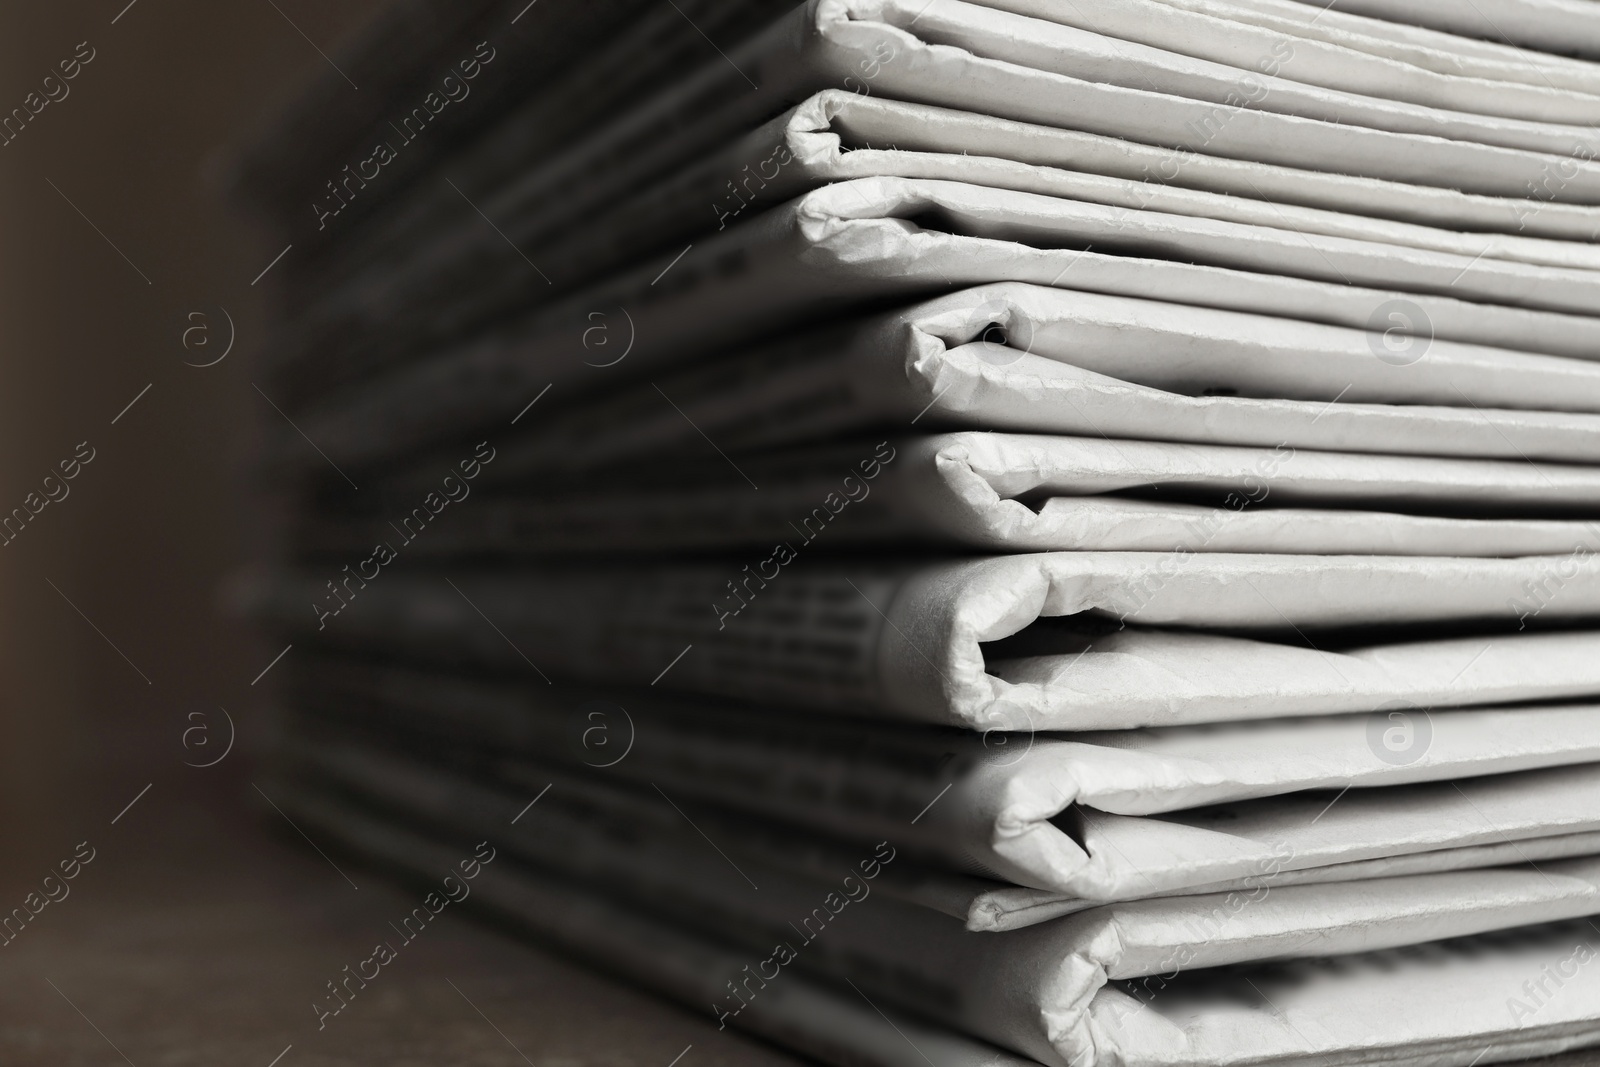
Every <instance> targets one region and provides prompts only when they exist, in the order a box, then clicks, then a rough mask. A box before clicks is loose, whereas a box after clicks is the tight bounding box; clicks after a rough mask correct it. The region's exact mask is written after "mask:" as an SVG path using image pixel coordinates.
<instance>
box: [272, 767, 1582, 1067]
mask: <svg viewBox="0 0 1600 1067" xmlns="http://www.w3.org/2000/svg"><path fill="white" fill-rule="evenodd" d="M275 785H278V783H275ZM275 792H277V793H279V794H281V795H284V796H287V797H288V798H290V799H289V801H288V803H290V805H291V810H293V811H295V812H296V814H298V815H302V816H304V817H306V818H307V821H308V822H310V824H311V825H312V826H314V827H315V828H316V829H317V830H319V831H321V832H323V833H331V834H333V836H334V837H335V838H336V839H337V840H339V841H341V842H343V843H344V844H345V845H346V847H351V848H354V849H356V850H357V851H361V852H364V853H366V854H368V855H371V856H375V857H380V858H382V859H383V860H385V861H387V862H388V863H392V864H393V863H397V864H399V865H401V866H402V867H405V868H407V869H412V870H421V869H424V868H422V867H420V866H419V863H423V862H426V861H427V860H428V859H430V858H434V857H435V856H437V855H442V854H443V850H434V849H430V848H428V847H426V845H424V844H423V842H425V841H426V840H428V838H426V837H424V836H423V835H421V834H418V833H416V832H415V831H411V832H405V831H396V830H394V829H393V828H392V827H391V825H390V823H389V821H388V820H386V819H384V818H383V817H375V816H372V815H362V814H359V813H358V812H359V809H355V808H353V807H352V806H351V805H349V804H348V803H347V802H340V801H338V800H335V799H333V797H332V796H331V795H330V794H328V793H326V792H324V791H323V790H321V789H319V788H318V787H317V786H316V785H314V784H310V783H301V784H290V783H287V782H285V783H282V784H281V785H278V788H276V789H275ZM496 825H497V826H498V822H497V824H496ZM436 832H437V833H440V834H443V835H445V836H447V837H450V838H455V839H470V838H472V837H474V836H476V835H479V834H486V833H487V832H488V828H487V827H485V826H483V825H482V824H477V825H454V826H449V827H441V828H440V830H439V831H436ZM498 836H499V837H500V839H501V840H505V835H504V834H503V832H502V833H501V834H500V835H498ZM886 849H887V850H886ZM506 851H507V852H508V853H509V855H506V856H503V857H497V862H496V864H495V866H494V867H492V868H490V869H489V870H488V871H487V872H486V874H485V878H484V881H483V882H481V883H479V884H478V886H477V889H478V892H480V893H486V894H488V895H487V896H485V897H480V903H488V904H490V905H491V906H494V907H498V908H502V909H504V908H506V907H507V905H508V904H510V903H511V901H512V900H513V899H514V898H509V897H508V896H507V894H506V891H505V889H504V886H505V884H506V883H507V882H508V881H509V882H512V883H513V884H515V883H518V882H521V881H522V880H523V879H525V878H526V879H528V880H529V881H533V882H535V883H539V882H544V883H546V884H549V883H550V882H552V881H554V882H556V883H557V884H560V883H562V882H566V884H569V885H573V887H574V889H579V887H580V886H583V883H581V882H580V883H573V882H570V881H568V880H567V879H565V878H561V877H560V876H559V875H558V876H556V877H555V878H552V877H551V876H550V875H547V874H544V873H543V872H541V871H539V870H538V868H535V867H528V866H524V865H522V864H520V863H519V862H518V852H517V850H516V849H515V848H514V846H513V844H511V843H507V845H506ZM880 861H883V862H880ZM885 862H887V863H888V864H892V863H893V862H894V852H893V849H892V846H887V845H885V846H883V847H880V849H879V850H878V851H877V852H875V853H868V854H866V855H865V856H864V862H863V864H862V865H861V866H860V873H857V871H856V869H855V868H847V869H846V872H847V873H845V874H844V875H843V877H842V880H835V882H836V884H835V882H829V881H822V880H811V879H802V878H794V877H788V878H786V877H783V876H781V875H778V874H777V872H773V871H762V872H761V877H762V879H763V881H764V882H765V884H764V885H762V886H761V887H760V888H759V889H757V890H752V889H751V888H750V887H749V886H748V885H747V884H746V883H745V882H743V881H741V880H739V879H738V878H737V877H730V875H732V874H733V873H734V872H732V871H729V870H728V869H727V868H722V869H720V870H718V869H714V868H712V867H711V866H709V865H706V864H702V865H698V866H697V867H696V868H687V867H686V868H681V869H680V870H679V872H678V873H677V881H678V883H679V884H678V885H677V886H675V889H676V892H672V893H660V894H658V895H656V896H654V897H652V898H648V899H646V900H637V899H635V900H632V901H630V903H629V904H628V905H627V906H625V907H624V908H623V909H616V906H615V905H612V906H611V907H607V904H608V903H609V901H608V896H607V893H618V892H619V891H620V893H621V894H622V895H624V896H625V895H626V888H625V887H617V886H610V885H607V886H604V887H603V891H602V892H600V893H596V892H595V889H600V888H601V887H599V886H596V887H593V888H589V889H588V892H587V893H586V894H585V895H584V897H583V899H584V901H585V906H581V907H575V908H558V909H552V908H551V907H550V905H551V904H553V903H555V902H554V901H552V900H550V899H548V898H544V899H539V900H537V901H536V903H538V904H540V905H542V907H541V908H539V909H538V911H536V912H535V913H534V914H533V915H530V916H524V915H522V914H521V911H522V909H520V908H515V907H513V908H512V909H511V910H512V914H513V916H514V917H516V918H520V919H523V921H528V920H529V919H533V920H535V923H536V927H535V928H536V929H539V930H540V932H542V933H544V932H552V933H556V936H557V937H558V939H559V940H560V941H562V942H563V943H565V944H569V945H571V946H572V947H574V948H576V949H578V950H579V951H586V952H588V953H591V954H593V955H595V956H596V957H597V958H598V959H599V960H601V961H602V962H606V963H610V964H612V965H615V962H616V960H615V957H616V955H617V953H616V952H614V951H608V949H613V948H614V946H615V945H616V942H617V941H618V938H617V937H616V936H615V935H612V936H609V937H607V936H594V935H595V933H596V932H595V931H591V930H589V929H588V928H587V925H588V924H587V923H586V922H584V920H585V919H587V918H589V917H591V915H592V913H593V912H595V911H611V912H612V913H613V914H615V913H616V910H621V912H622V914H623V915H627V914H630V913H631V912H633V911H634V909H638V910H641V911H644V912H647V913H650V912H653V913H655V915H659V916H664V917H669V918H670V919H671V920H673V921H674V924H675V925H676V926H678V927H679V928H682V927H684V926H687V927H688V928H689V929H688V930H687V931H685V933H684V934H680V935H679V937H680V938H681V939H682V940H684V941H689V940H692V939H694V938H697V937H699V938H703V937H720V938H722V939H725V940H724V943H725V944H729V945H730V946H737V945H740V944H742V946H743V951H744V952H748V953H753V955H752V956H751V958H750V959H749V960H740V959H738V958H737V957H738V956H739V955H740V952H739V951H738V950H737V948H735V950H734V951H732V952H730V953H728V955H729V956H732V957H734V958H732V959H728V958H727V956H724V957H723V959H721V960H717V961H716V963H717V964H719V965H720V966H715V965H714V966H712V967H708V968H706V969H707V970H709V971H710V972H711V973H712V974H715V973H716V972H717V971H719V970H721V971H725V972H726V976H727V977H729V978H730V979H731V981H729V982H728V983H726V985H725V986H724V987H722V988H717V986H716V980H715V979H712V980H709V981H708V980H704V979H702V981H701V982H698V983H692V985H691V988H693V987H698V988H699V989H703V990H705V991H706V993H709V994H710V996H709V997H708V1002H707V1004H706V1007H707V1009H708V1010H709V1011H710V1013H711V1015H712V1017H713V1018H715V1019H717V1020H719V1021H720V1022H721V1023H722V1024H723V1025H727V1024H732V1025H740V1022H741V1018H742V1017H743V1016H744V1015H745V1013H746V1011H750V1012H751V1019H750V1020H748V1022H750V1023H753V1024H754V1025H756V1026H758V1027H759V1026H761V1025H762V1022H763V1021H764V1019H765V1018H768V1017H767V1016H764V1014H763V1012H764V1011H779V1012H781V1008H782V1007H783V1006H785V1005H782V1004H781V1003H780V1004H779V1005H777V1006H776V1007H774V1006H772V1005H767V1006H764V1007H761V1010H758V1007H760V1006H763V1001H765V1000H773V1001H781V999H784V998H780V997H778V996H777V995H775V994H777V993H778V991H780V990H783V989H784V988H785V986H786V983H788V982H791V981H793V982H796V985H797V986H798V987H799V988H800V989H804V988H805V987H806V982H805V979H804V978H803V977H802V975H812V976H817V977H818V978H821V979H823V980H825V981H830V982H840V983H843V982H845V981H848V982H849V983H850V984H851V985H854V986H855V992H856V993H857V994H861V995H863V998H864V999H865V1000H866V1001H867V1003H868V1004H869V1005H873V1006H874V1007H877V1006H876V1005H875V1004H874V1000H875V998H882V999H883V1000H885V1001H887V1002H888V1005H889V1006H890V1007H893V1008H895V1009H898V1010H901V1011H909V1012H911V1013H913V1014H915V1015H918V1016H921V1017H923V1018H926V1019H938V1020H939V1021H940V1023H941V1024H942V1025H944V1026H951V1027H954V1028H957V1029H959V1030H962V1031H965V1032H966V1033H968V1034H971V1035H973V1036H974V1037H976V1038H980V1039H984V1040H987V1041H989V1042H993V1043H994V1044H996V1045H999V1046H1001V1047H1005V1048H1009V1049H1012V1050H1014V1051H1016V1052H1017V1053H1020V1054H1022V1055H1026V1056H1030V1057H1032V1058H1034V1059H1036V1060H1038V1061H1040V1062H1042V1063H1045V1064H1050V1065H1055V1067H1068V1065H1074V1064H1076V1065H1078V1067H1102V1065H1105V1067H1109V1065H1123V1064H1152V1065H1154V1064H1168V1063H1170V1064H1174V1065H1191V1064H1231V1063H1251V1064H1255V1063H1274V1064H1276V1063H1285V1064H1287V1063H1291V1062H1293V1063H1301V1062H1304V1060H1305V1057H1306V1056H1307V1055H1313V1056H1315V1057H1316V1058H1317V1060H1318V1061H1319V1062H1328V1063H1335V1064H1345V1063H1349V1064H1357V1063H1370V1062H1372V1060H1371V1058H1370V1057H1371V1056H1372V1054H1373V1053H1375V1052H1379V1051H1381V1052H1382V1053H1383V1055H1384V1062H1390V1063H1427V1064H1452V1065H1461V1067H1465V1065H1467V1064H1469V1063H1473V1062H1486V1061H1487V1062H1500V1061H1504V1060H1509V1059H1515V1058H1520V1057H1523V1056H1528V1055H1536V1054H1540V1053H1548V1052H1555V1051H1560V1050H1562V1049H1565V1048H1569V1047H1573V1046H1575V1045H1578V1044H1583V1043H1588V1042H1593V1041H1595V1040H1597V1039H1600V967H1596V966H1594V960H1595V956H1596V955H1597V952H1600V949H1597V947H1596V946H1597V944H1600V938H1597V937H1596V935H1595V934H1594V933H1593V930H1592V928H1591V927H1589V926H1588V925H1587V924H1586V923H1585V922H1583V921H1581V920H1580V921H1577V922H1566V923H1561V922H1549V920H1559V919H1562V918H1567V917H1571V916H1580V915H1583V914H1585V913H1586V912H1588V911H1592V910H1593V909H1594V908H1595V906H1596V903H1597V901H1600V861H1595V860H1593V859H1586V860H1577V861H1566V862H1560V863H1551V864H1548V865H1546V867H1545V871H1546V873H1545V874H1544V875H1543V876H1541V874H1540V873H1539V872H1538V871H1535V870H1532V869H1529V868H1527V867H1524V868H1522V869H1520V870H1510V869H1507V870H1500V871H1494V872H1472V873H1471V874H1470V875H1459V874H1442V875H1427V876H1420V877H1410V878H1395V879H1387V880H1384V881H1381V882H1376V883H1362V882H1355V883H1346V884H1341V885H1328V886H1301V887H1280V888H1276V889H1266V888H1264V887H1263V888H1258V889H1256V890H1255V891H1252V892H1250V893H1243V892H1235V893H1230V894H1219V895H1213V896H1193V897H1181V898H1170V899H1164V900H1150V901H1139V902H1131V903H1127V904H1119V905H1111V906H1107V907H1102V908H1096V909H1093V910H1090V911H1087V912H1083V913H1081V914H1078V915H1074V916H1069V917H1066V918H1063V919H1059V920H1056V921H1053V922H1049V923H1044V924H1041V925H1038V926H1034V927H1030V928H1028V929H1025V930H1019V931H1014V932H1010V933H1004V934H973V933H970V932H964V931H962V930H961V928H960V926H959V925H958V924H956V923H953V922H951V921H950V920H949V919H948V918H946V917H944V916H941V915H938V914H937V913H935V912H931V911H928V910H927V909H923V908H918V907H916V906H914V905H908V904H905V903H903V902H900V901H897V900H895V899H893V898H889V897H885V896H878V897H877V899H876V902H874V901H873V894H872V893H871V885H872V880H871V879H870V878H868V877H867V874H866V872H868V871H873V872H878V871H881V870H882V869H883V866H884V865H885ZM502 870H504V871H505V872H506V874H507V875H509V877H502V876H501V872H502ZM875 876H876V875H875V874H874V877H875ZM569 877H570V876H569ZM585 888H587V887H585ZM579 891H582V890H581V889H580V890H579ZM614 909H615V910H614ZM574 913H576V914H575V915H574ZM541 915H542V916H543V919H542V921H541V920H540V919H539V917H540V916H541ZM555 915H559V916H560V919H559V920H556V921H552V917H553V916H555ZM652 917H654V916H652ZM797 919H798V920H799V922H800V923H801V925H795V923H796V921H797ZM1541 921H1544V922H1545V923H1546V924H1545V925H1540V926H1527V925H1526V924H1529V923H1539V922H1541ZM562 924H567V927H566V929H564V930H560V931H559V932H556V931H555V930H554V929H553V928H555V927H558V926H560V925H562ZM618 925H620V926H621V927H622V929H624V930H627V931H628V932H630V933H631V932H632V930H631V929H630V926H631V925H632V924H629V923H626V922H623V923H620V924H618ZM1509 926H1522V927H1523V929H1521V930H1518V931H1516V932H1514V933H1511V932H1507V933H1498V931H1502V930H1504V929H1505V928H1506V927H1509ZM1473 934H1478V935H1480V937H1479V939H1477V940H1473V941H1461V940H1450V941H1444V940H1443V939H1460V938H1462V937H1463V936H1470V935H1473ZM582 935H588V936H582ZM591 939H592V941H593V943H592V944H586V943H585V942H586V941H589V940H591ZM774 941H775V942H776V943H777V945H778V947H777V948H773V947H772V945H771V944H770V943H771V942H774ZM1419 942H1421V943H1428V942H1441V943H1436V944H1425V945H1424V947H1422V948H1421V949H1420V950H1411V951H1405V950H1404V949H1405V947H1407V946H1414V945H1417V944H1418V943H1419ZM646 944H648V945H651V947H658V946H657V943H655V942H653V941H651V942H646ZM659 947H666V946H659ZM671 947H673V948H678V949H679V951H678V952H677V953H676V954H675V956H674V958H675V959H678V960H681V961H694V962H695V963H706V962H709V961H707V960H706V955H707V954H706V953H704V952H699V953H684V952H682V950H681V946H680V945H674V946H671ZM790 964H794V965H795V969H796V972H797V973H794V974H791V973H788V971H787V969H786V968H787V967H788V966H789V965H790ZM1229 965H1232V966H1233V967H1234V968H1236V969H1233V970H1230V971H1227V972H1217V971H1215V970H1213V969H1214V968H1217V967H1221V966H1229ZM1239 965H1248V966H1244V967H1242V968H1241V967H1240V966H1239ZM674 966H676V967H677V968H678V969H679V970H680V971H681V970H683V969H686V968H685V967H684V966H683V963H678V964H672V963H656V964H655V965H654V967H653V968H651V969H650V970H648V971H647V972H646V973H647V974H651V975H652V976H654V975H656V974H658V973H659V971H660V970H662V969H663V968H671V967H674ZM768 968H770V969H768ZM675 977H677V976H676V975H675ZM1530 979H1531V981H1530ZM680 982H681V978H680ZM679 988H681V985H680V986H679ZM680 995H681V994H680ZM702 995H704V994H702ZM877 1010H879V1011H881V1010H882V1008H881V1007H877ZM891 1025H892V1024H891ZM902 1033H904V1031H902ZM855 1036H856V1035H855V1034H854V1033H853V1031H852V1030H850V1029H845V1030H843V1031H840V1032H838V1035H837V1036H836V1037H835V1040H836V1041H841V1042H844V1041H847V1040H848V1039H850V1038H854V1037H855ZM812 1047H814V1045H813V1046H812ZM936 1049H937V1050H940V1051H942V1049H938V1047H937V1046H936ZM869 1053H870V1050H869ZM922 1054H923V1055H926V1052H923V1053H922ZM867 1061H868V1062H877V1061H876V1060H874V1059H872V1058H871V1057H870V1054H869V1055H868V1060H867ZM857 1062H859V1061H857ZM946 1062H956V1063H964V1062H967V1061H966V1060H961V1059H957V1060H954V1061H946Z"/></svg>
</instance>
